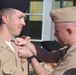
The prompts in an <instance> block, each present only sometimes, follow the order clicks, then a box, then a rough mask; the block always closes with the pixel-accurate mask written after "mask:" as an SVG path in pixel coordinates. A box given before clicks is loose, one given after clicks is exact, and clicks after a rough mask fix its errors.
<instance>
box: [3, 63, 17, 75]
mask: <svg viewBox="0 0 76 75" xmlns="http://www.w3.org/2000/svg"><path fill="white" fill-rule="evenodd" d="M15 71H16V66H15V65H9V64H5V65H4V66H3V67H2V72H3V74H4V75H14V73H15Z"/></svg>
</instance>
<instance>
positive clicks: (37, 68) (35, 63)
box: [31, 58, 51, 75]
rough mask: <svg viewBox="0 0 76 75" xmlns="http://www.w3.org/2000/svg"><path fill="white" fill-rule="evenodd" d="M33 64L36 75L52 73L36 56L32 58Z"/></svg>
mask: <svg viewBox="0 0 76 75" xmlns="http://www.w3.org/2000/svg"><path fill="white" fill-rule="evenodd" d="M31 65H32V67H33V69H34V71H35V73H36V75H51V74H50V72H49V71H47V70H46V69H44V68H43V67H42V66H41V65H40V63H39V62H38V61H37V59H36V58H33V59H31Z"/></svg>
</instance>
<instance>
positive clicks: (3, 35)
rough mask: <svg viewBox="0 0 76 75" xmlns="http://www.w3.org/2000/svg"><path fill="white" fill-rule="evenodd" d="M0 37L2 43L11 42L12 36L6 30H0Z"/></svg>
mask: <svg viewBox="0 0 76 75" xmlns="http://www.w3.org/2000/svg"><path fill="white" fill-rule="evenodd" d="M0 37H1V38H2V39H3V40H4V41H11V39H12V35H11V34H10V33H9V31H8V30H7V29H6V28H0Z"/></svg>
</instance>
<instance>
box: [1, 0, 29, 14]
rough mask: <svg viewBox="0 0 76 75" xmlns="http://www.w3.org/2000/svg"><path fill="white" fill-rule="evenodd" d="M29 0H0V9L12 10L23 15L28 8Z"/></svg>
mask: <svg viewBox="0 0 76 75" xmlns="http://www.w3.org/2000/svg"><path fill="white" fill-rule="evenodd" d="M28 5H29V0H0V9H2V8H14V9H17V10H20V11H22V12H23V13H25V11H26V9H27V8H28Z"/></svg>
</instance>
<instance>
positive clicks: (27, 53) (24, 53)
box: [18, 47, 33, 58]
mask: <svg viewBox="0 0 76 75" xmlns="http://www.w3.org/2000/svg"><path fill="white" fill-rule="evenodd" d="M18 55H19V57H21V58H28V57H30V56H32V55H33V53H32V52H31V51H30V50H29V49H28V48H26V47H22V48H19V50H18Z"/></svg>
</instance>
